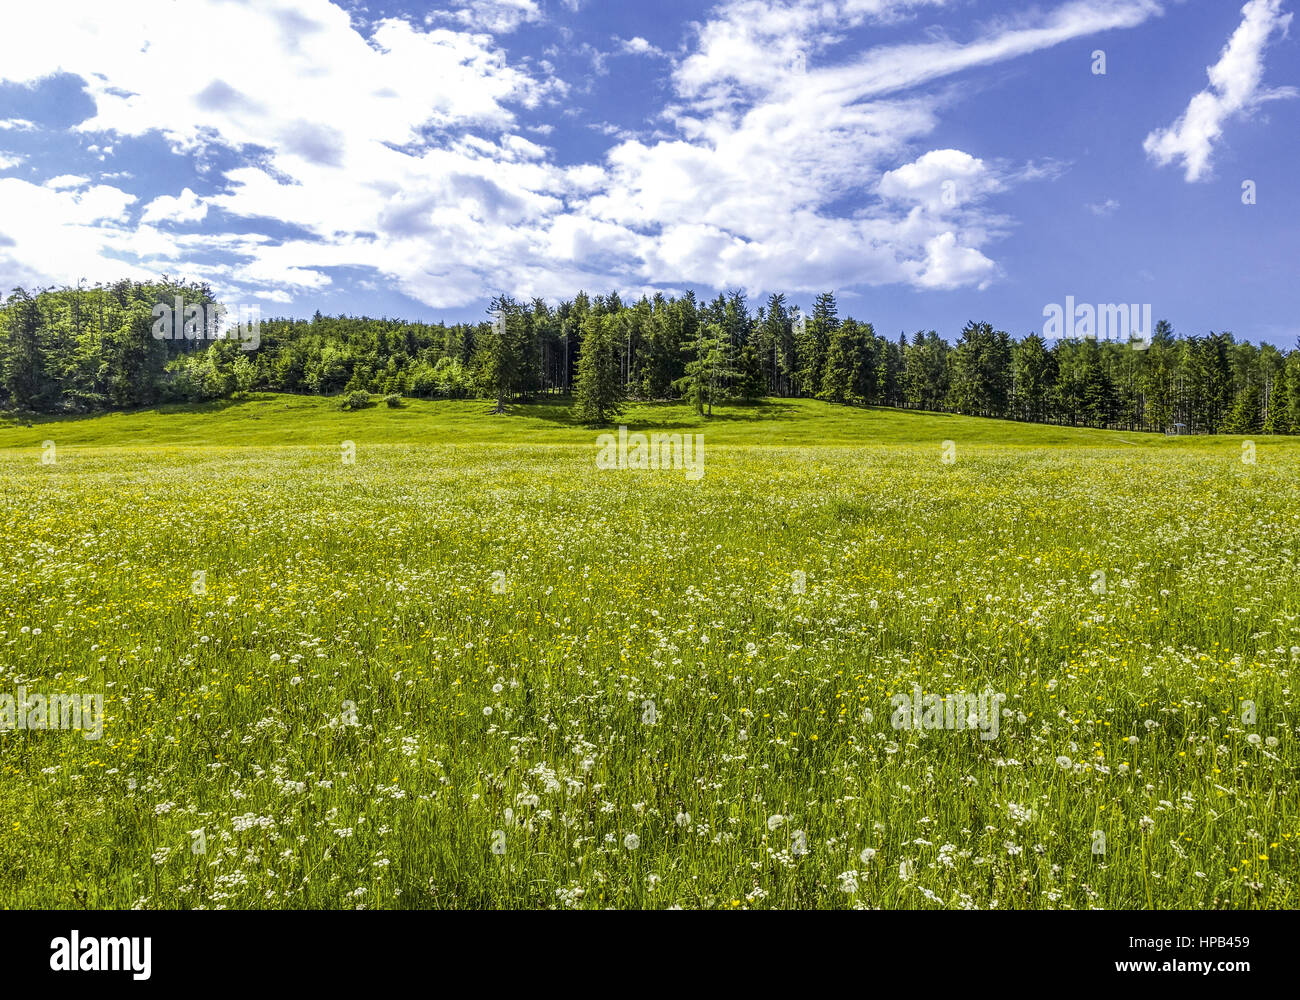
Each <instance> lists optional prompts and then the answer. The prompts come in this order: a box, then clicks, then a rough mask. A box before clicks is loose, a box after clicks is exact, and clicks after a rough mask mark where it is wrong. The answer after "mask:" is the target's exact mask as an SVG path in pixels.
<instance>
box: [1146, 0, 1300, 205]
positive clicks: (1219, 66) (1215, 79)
mask: <svg viewBox="0 0 1300 1000" xmlns="http://www.w3.org/2000/svg"><path fill="white" fill-rule="evenodd" d="M1241 14H1242V21H1241V24H1240V25H1239V26H1238V27H1237V30H1236V31H1234V32H1233V34H1232V37H1231V38H1230V39H1229V40H1228V44H1227V45H1226V46H1224V49H1223V52H1222V53H1221V54H1220V56H1219V61H1218V62H1217V63H1215V64H1214V65H1213V66H1211V67H1209V69H1208V70H1207V72H1208V73H1209V77H1210V85H1209V87H1207V88H1206V89H1205V90H1202V91H1201V92H1200V93H1199V94H1197V95H1196V96H1195V97H1193V98H1192V100H1191V102H1190V103H1189V104H1188V105H1187V110H1186V111H1184V112H1183V114H1182V115H1181V116H1180V117H1179V118H1178V120H1177V121H1175V122H1174V123H1173V125H1171V126H1169V127H1168V128H1163V129H1156V130H1155V131H1154V132H1152V133H1151V134H1150V135H1148V136H1147V138H1146V142H1145V143H1144V144H1143V148H1144V149H1145V150H1146V152H1147V155H1148V156H1149V157H1150V158H1151V159H1152V160H1154V161H1155V162H1156V163H1157V164H1159V165H1160V166H1166V165H1167V164H1170V163H1173V162H1175V161H1181V163H1182V165H1183V167H1184V170H1185V176H1186V179H1187V180H1188V182H1195V181H1199V180H1206V179H1208V178H1209V175H1210V169H1211V165H1212V164H1211V161H1212V157H1213V154H1214V145H1215V143H1216V142H1218V140H1219V139H1220V138H1221V137H1222V135H1223V128H1224V125H1225V124H1226V123H1227V122H1229V121H1231V120H1233V119H1235V118H1239V117H1242V116H1244V115H1248V114H1250V112H1252V111H1253V110H1255V109H1256V108H1257V107H1258V106H1259V105H1260V104H1261V103H1263V102H1264V101H1268V100H1273V99H1276V98H1282V97H1295V96H1296V93H1297V92H1296V90H1295V88H1293V87H1284V88H1277V89H1272V90H1270V89H1268V88H1266V87H1264V86H1263V79H1264V50H1265V49H1266V48H1267V47H1268V45H1269V43H1270V42H1271V41H1272V40H1273V38H1274V37H1275V36H1285V35H1286V32H1287V28H1288V27H1289V26H1290V24H1291V17H1292V15H1291V14H1287V13H1283V10H1282V0H1250V2H1249V3H1247V4H1246V6H1244V7H1243V8H1242V9H1241Z"/></svg>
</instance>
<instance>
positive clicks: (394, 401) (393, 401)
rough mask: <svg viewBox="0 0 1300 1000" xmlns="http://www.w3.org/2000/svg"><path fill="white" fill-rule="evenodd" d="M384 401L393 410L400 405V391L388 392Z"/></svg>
mask: <svg viewBox="0 0 1300 1000" xmlns="http://www.w3.org/2000/svg"><path fill="white" fill-rule="evenodd" d="M384 403H385V404H387V406H388V407H389V408H390V409H394V410H395V409H397V408H398V407H399V406H401V405H402V394H401V393H400V392H390V393H389V394H388V395H387V396H385V397H384Z"/></svg>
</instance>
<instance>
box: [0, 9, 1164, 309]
mask: <svg viewBox="0 0 1300 1000" xmlns="http://www.w3.org/2000/svg"><path fill="white" fill-rule="evenodd" d="M955 2H956V0H724V2H722V3H720V4H719V5H718V6H717V7H716V8H715V9H713V10H712V11H711V12H710V13H709V15H708V17H707V19H706V20H705V21H704V22H703V23H701V24H699V25H697V26H695V27H694V28H693V29H692V31H691V35H690V39H689V41H690V45H689V47H688V49H687V50H686V51H687V54H686V55H685V56H684V57H682V58H681V59H679V60H677V61H675V62H674V63H673V64H672V71H671V77H670V78H669V81H668V83H669V86H670V87H671V98H670V101H671V103H669V104H668V105H667V106H666V107H665V108H664V109H663V115H662V123H663V127H664V131H663V132H661V133H657V134H655V136H654V137H653V138H644V137H641V136H639V135H637V134H633V133H631V132H629V131H627V130H626V129H617V128H616V129H615V130H613V131H612V134H611V137H610V139H609V140H608V142H609V145H608V148H606V149H605V150H603V151H601V152H600V153H598V154H597V155H594V156H592V157H590V159H589V161H588V162H583V163H571V162H565V163H562V162H558V160H559V158H558V157H556V156H555V154H554V151H553V150H552V149H551V148H549V147H548V146H547V145H546V144H545V143H546V142H547V141H548V140H549V138H550V137H551V136H552V134H553V133H554V131H555V128H554V126H553V125H552V124H551V123H550V122H546V121H540V122H539V121H538V120H537V119H538V118H544V117H546V116H547V115H554V117H555V119H556V121H557V123H563V125H564V126H565V128H566V129H567V127H568V126H569V124H570V122H569V116H568V112H569V111H570V110H572V109H571V108H569V107H568V106H567V105H566V104H565V103H564V99H565V97H566V96H567V95H568V94H569V85H568V84H567V83H566V82H565V81H563V80H561V79H559V78H557V77H556V76H555V75H554V69H553V67H551V66H550V65H549V64H548V63H545V62H532V61H528V60H515V61H512V59H511V58H510V56H509V55H508V54H507V52H506V51H505V50H503V49H502V48H501V47H500V46H499V45H498V43H497V42H496V40H495V37H494V35H493V34H492V33H496V32H503V31H508V30H514V29H516V28H518V27H519V26H520V25H523V24H526V23H529V24H531V23H535V22H536V23H540V22H539V19H540V18H542V17H543V8H542V5H541V4H540V3H537V2H534V0H467V2H463V3H459V4H456V5H454V6H453V7H452V9H451V10H450V11H446V12H444V13H445V15H446V16H442V17H436V18H433V19H432V20H429V21H427V22H426V23H424V24H423V26H420V25H416V24H412V23H411V22H409V21H406V20H401V19H380V20H376V21H373V22H369V23H367V24H366V25H365V27H364V29H362V28H360V27H358V25H357V24H354V22H353V20H352V18H351V16H350V15H349V13H348V12H347V11H345V10H344V9H342V8H341V7H339V6H337V5H336V4H335V3H332V2H330V0H293V2H289V0H259V2H258V3H256V4H251V3H249V4H244V3H240V4H236V3H231V2H229V0H188V2H187V4H186V5H184V7H183V8H182V7H181V5H178V4H175V3H173V2H172V0H135V2H133V3H132V4H131V5H130V6H129V7H123V8H121V9H120V10H119V9H114V10H113V11H112V12H111V13H110V12H109V11H108V10H106V9H105V7H104V6H103V5H102V4H101V3H98V2H94V0H46V2H45V3H43V4H41V5H39V7H33V6H32V5H27V6H19V7H16V8H15V9H14V11H12V12H10V14H9V15H8V18H9V20H8V21H7V23H6V32H5V33H4V35H0V78H4V79H9V80H15V81H18V82H32V81H35V80H39V79H42V78H43V77H46V76H48V75H50V74H53V73H56V72H64V73H73V74H76V75H78V76H80V77H81V79H82V80H83V81H84V85H85V88H86V91H87V93H88V94H89V95H90V97H91V99H92V100H93V101H94V106H95V111H94V113H93V114H92V115H91V117H90V118H88V119H87V120H86V121H84V122H81V123H80V124H79V125H77V126H75V127H74V130H73V131H74V132H79V133H82V134H83V135H85V136H86V138H87V139H88V140H93V141H94V142H95V143H96V144H97V147H98V148H100V150H101V152H102V154H103V155H104V156H106V157H110V156H117V155H121V153H120V151H121V150H122V149H123V147H124V146H126V145H128V144H129V143H131V142H133V141H136V140H141V139H145V138H146V137H153V136H156V135H161V136H162V137H163V138H164V139H165V140H166V142H168V143H169V144H170V146H171V149H172V150H173V152H174V153H176V154H180V155H187V156H194V157H196V158H197V160H198V161H199V162H200V163H201V164H205V165H206V166H205V169H206V170H207V171H208V172H207V173H206V174H204V175H202V177H201V178H200V179H202V180H204V181H205V182H206V183H207V186H204V185H201V184H200V183H199V181H198V180H195V181H194V182H193V187H186V188H184V189H183V190H181V192H180V193H179V194H176V193H174V189H173V191H172V192H151V194H150V196H149V197H148V198H147V202H146V203H144V204H141V199H138V198H136V197H135V196H134V195H132V194H130V193H128V192H126V191H124V190H122V189H120V188H118V187H113V186H111V185H109V184H107V183H105V182H106V179H107V178H108V177H110V176H113V175H110V174H105V175H101V176H100V177H99V180H98V182H95V181H93V180H92V179H90V178H84V177H79V178H77V179H76V180H77V183H76V184H75V185H74V184H72V183H71V181H69V182H68V183H67V184H66V185H64V184H60V185H58V186H57V189H56V188H55V187H50V186H48V182H47V185H45V186H39V185H33V184H29V183H27V182H25V181H20V180H17V179H14V178H7V179H4V178H0V219H3V220H4V223H5V233H6V236H7V238H9V239H11V240H12V241H13V244H14V245H13V246H5V247H0V281H8V282H11V283H12V282H14V281H19V280H23V281H26V282H31V281H33V280H38V281H41V282H46V281H50V280H57V281H68V282H72V281H75V280H76V279H78V278H80V277H82V276H87V277H91V278H101V277H107V278H112V277H118V276H122V275H123V274H128V275H136V274H144V273H157V272H159V271H164V270H165V271H169V272H170V273H173V274H176V273H184V274H187V275H190V276H195V277H200V278H203V279H205V280H208V281H210V282H211V283H212V284H213V286H214V288H215V289H217V290H218V291H219V292H220V293H222V294H227V293H229V294H232V295H238V296H243V295H248V296H260V297H264V298H270V299H271V300H273V301H284V299H285V297H286V296H290V295H297V294H311V293H318V292H320V291H322V290H325V289H328V288H329V287H330V284H331V282H332V281H333V280H334V275H335V274H336V273H337V271H338V270H339V269H351V270H360V271H361V272H362V273H364V274H367V275H368V276H369V277H370V278H373V279H374V280H376V281H383V282H385V283H387V284H389V285H391V286H393V287H395V288H396V289H398V290H399V291H401V292H403V293H404V294H406V295H409V296H411V297H412V298H414V299H416V300H419V301H422V302H425V303H428V304H430V305H433V306H448V307H450V306H459V305H466V304H469V303H472V302H474V301H476V300H481V299H483V298H485V297H486V296H488V295H490V294H492V293H495V292H497V291H500V290H502V289H508V290H511V291H514V292H516V293H518V294H521V295H527V296H531V295H540V296H545V297H550V298H554V297H558V296H561V295H568V294H571V293H572V292H573V290H574V289H575V288H578V287H587V288H610V287H617V288H618V289H619V290H620V291H624V292H630V293H634V294H635V293H639V292H641V291H646V290H653V289H654V288H655V287H663V286H672V287H686V286H689V285H704V286H708V287H743V288H746V289H750V290H760V289H770V288H785V289H789V290H791V291H796V292H797V291H808V290H813V289H817V288H825V287H828V286H829V287H838V288H850V287H854V286H861V285H869V284H885V283H903V284H909V285H912V286H914V287H918V288H927V289H929V288H952V287H960V286H975V287H980V286H983V285H985V284H987V283H988V282H990V281H992V280H994V279H995V278H996V277H997V275H998V267H997V264H996V262H995V261H994V260H993V259H992V257H991V256H990V253H991V251H990V249H989V248H990V246H991V245H992V244H993V242H994V241H996V240H997V239H998V238H1000V237H1001V236H1002V235H1003V234H1004V232H1005V230H1006V229H1007V220H1005V219H1003V218H1002V217H1001V216H999V215H998V214H997V213H996V212H994V211H992V210H991V209H990V208H989V207H988V200H989V199H990V198H992V197H994V196H995V195H997V194H998V193H1000V192H1002V191H1005V190H1007V189H1009V188H1010V187H1011V186H1013V185H1015V184H1018V183H1021V182H1023V181H1024V180H1027V179H1032V178H1033V177H1035V176H1042V175H1045V174H1050V169H1048V168H1038V167H1035V166H1033V165H1029V166H1027V167H1022V168H1019V169H1013V168H1011V167H1008V166H1007V165H1006V164H1003V163H1001V162H997V161H994V160H992V159H985V158H980V157H977V156H975V155H973V154H971V153H968V152H965V151H963V150H958V149H933V148H930V147H931V146H932V145H933V143H932V142H930V141H929V136H930V135H931V133H933V131H934V130H935V128H936V126H937V124H938V121H939V115H940V113H941V112H942V110H943V109H944V107H945V106H946V104H947V102H949V101H950V100H951V99H952V96H951V94H950V93H945V92H943V91H942V90H939V91H938V92H935V88H932V87H929V86H926V85H929V84H932V83H934V82H935V81H940V80H942V79H943V78H945V77H948V76H950V75H952V74H955V73H958V72H961V71H963V70H967V69H970V68H972V67H977V66H984V65H991V64H994V63H997V62H999V61H1002V60H1006V59H1012V58H1015V57H1017V56H1019V55H1022V54H1026V53H1029V52H1033V51H1038V50H1040V49H1043V48H1047V47H1050V46H1054V45H1059V44H1062V43H1065V42H1068V41H1070V40H1072V39H1076V38H1079V37H1082V36H1085V35H1088V34H1091V33H1093V32H1097V31H1103V30H1107V29H1110V28H1118V27H1131V26H1134V25H1136V24H1139V23H1141V22H1142V21H1143V20H1144V19H1145V18H1147V17H1149V16H1151V15H1152V13H1154V12H1156V11H1157V10H1158V5H1157V4H1156V3H1155V2H1154V0H1092V2H1089V3H1083V2H1067V3H1065V4H1063V5H1062V6H1059V7H1056V8H1055V9H1053V10H1049V11H1046V12H1043V11H1041V10H1038V9H1037V8H1034V9H1031V10H1030V11H1029V12H1028V13H1027V14H1025V15H1024V16H1022V17H1019V18H1015V19H1012V20H1007V21H1000V22H998V23H997V24H995V25H993V26H991V27H989V28H988V29H987V30H986V31H984V32H983V33H982V34H980V35H979V36H978V37H975V38H974V39H972V40H969V41H965V42H960V41H953V40H950V39H939V40H936V39H934V38H933V37H932V36H921V37H924V38H927V39H928V40H925V41H922V42H914V43H911V44H888V45H881V46H878V47H876V48H873V49H869V50H868V51H866V52H865V53H863V54H861V55H859V56H856V57H853V58H850V59H847V60H845V59H843V58H841V59H839V60H838V61H836V60H833V59H831V58H830V57H829V56H828V55H827V53H829V52H830V51H831V50H832V49H833V47H834V46H835V45H836V43H837V41H838V40H840V39H841V38H842V37H843V33H844V32H846V31H848V30H850V29H851V28H853V27H855V26H859V25H862V24H867V23H897V22H899V21H906V20H907V19H909V18H912V17H915V16H917V15H919V14H921V13H924V12H927V11H929V12H933V11H936V10H939V9H941V8H944V7H945V6H947V5H948V4H949V3H955ZM573 6H576V5H573ZM552 9H554V7H553V6H552ZM51 20H54V21H56V22H57V23H58V24H59V25H60V31H59V32H58V33H57V34H56V35H51V33H49V32H48V31H47V30H45V29H44V27H43V26H44V25H45V24H47V23H49V22H50V21H51ZM194 23H201V24H204V25H205V38H204V48H205V51H210V52H214V53H220V58H219V59H213V60H211V61H206V62H199V63H196V62H195V60H194V58H193V55H192V52H191V51H190V49H189V48H187V47H186V46H184V45H175V44H169V40H171V39H174V38H180V37H184V36H185V34H186V32H187V30H188V29H189V27H190V26H191V25H192V24H194ZM142 39H144V40H145V42H144V43H142V42H141V40H142ZM643 42H644V45H642V43H643ZM653 48H654V46H651V45H650V43H649V42H646V41H645V40H644V39H639V38H633V39H631V40H629V41H627V42H625V43H623V51H638V52H642V53H643V54H653V53H652V52H651V49H653ZM774 54H775V56H776V58H777V62H776V66H777V69H778V71H776V72H774V71H773V65H774V64H773V59H774ZM799 54H802V55H803V57H804V58H803V59H802V61H800V60H798V59H796V58H795V57H796V56H797V55H799ZM787 57H788V58H789V60H790V62H789V68H788V69H782V68H781V67H784V66H786V65H787V64H786V63H785V62H783V61H782V60H785V59H786V58H787ZM582 124H590V122H583V123H582ZM526 136H531V138H528V137H526ZM927 149H929V151H928V152H921V151H923V150H927ZM115 150H116V151H117V152H114V151H115ZM217 164H220V166H219V167H218V166H217ZM109 166H110V167H111V164H109ZM117 177H118V178H119V181H117V183H121V182H122V181H127V180H130V179H131V178H130V177H129V175H127V174H125V173H120V172H119V173H118V174H117ZM949 181H951V182H953V185H954V187H955V193H956V198H955V203H954V204H950V203H949V202H950V201H952V200H954V199H950V198H948V196H947V194H946V192H947V190H948V187H947V186H946V184H945V182H949ZM199 191H201V192H202V194H201V195H200V194H199V193H196V192H199ZM846 204H848V205H856V206H857V208H856V209H855V210H851V211H846V210H845V208H844V206H845V205H846ZM229 219H238V220H242V224H241V225H239V226H232V227H229V228H231V229H233V230H237V231H231V232H224V231H222V226H223V224H224V221H225V220H229ZM267 220H270V221H271V222H273V223H274V225H273V226H262V225H260V223H262V222H264V221H267ZM198 224H202V227H203V231H201V232H196V231H189V230H192V229H194V228H195V227H196V226H197V225H198ZM259 229H264V230H268V232H259V231H257V230H259ZM269 232H274V233H275V234H276V235H275V236H272V235H269ZM32 275H37V276H38V278H37V279H33V278H32V277H31V276H32Z"/></svg>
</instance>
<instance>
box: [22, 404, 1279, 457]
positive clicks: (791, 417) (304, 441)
mask: <svg viewBox="0 0 1300 1000" xmlns="http://www.w3.org/2000/svg"><path fill="white" fill-rule="evenodd" d="M491 410H492V406H491V404H490V403H486V402H483V401H481V400H463V401H452V400H441V401H435V402H425V401H421V400H407V401H406V403H405V405H404V406H403V407H402V408H400V409H389V408H387V407H385V406H382V405H380V406H376V407H372V408H370V409H367V410H361V411H358V412H345V411H341V410H339V409H338V408H337V405H336V402H335V401H334V400H331V399H324V398H321V397H318V396H283V395H271V394H264V395H255V396H253V397H251V398H249V399H246V400H241V401H237V402H233V403H211V404H204V405H174V406H163V407H158V408H156V409H150V410H140V411H134V412H130V413H112V414H106V415H98V416H92V417H61V418H42V419H40V420H37V421H35V422H34V423H33V425H32V426H31V427H28V426H26V424H25V423H15V422H13V421H8V422H0V448H39V447H40V445H41V443H42V442H43V441H46V440H53V441H55V442H56V444H58V445H60V446H69V447H124V446H125V447H134V446H139V447H154V446H167V445H202V446H207V447H212V446H215V447H275V446H303V445H314V444H319V445H321V446H323V447H324V446H328V447H335V446H336V445H337V443H338V442H339V441H342V440H345V439H347V440H353V441H356V442H357V443H358V444H361V443H362V442H364V443H366V444H469V443H475V444H510V445H515V444H521V443H535V444H590V443H592V442H593V440H594V436H595V434H596V433H598V432H597V431H595V430H593V429H591V428H588V427H584V426H582V425H580V424H578V423H577V422H576V421H575V420H574V419H573V416H572V414H571V412H570V407H569V406H568V405H567V403H565V402H545V401H543V402H538V403H531V404H519V405H516V406H513V407H511V408H510V411H509V413H507V414H504V415H495V414H493V413H492V412H491ZM616 422H617V423H620V424H626V425H627V426H628V427H630V428H633V429H662V430H677V431H686V430H690V431H691V432H692V433H704V434H706V435H707V437H706V442H707V443H708V444H718V445H723V444H727V445H731V444H737V445H741V444H743V445H859V444H861V445H869V444H918V445H919V444H924V443H929V442H933V443H935V445H936V446H937V444H938V443H939V442H942V441H944V440H953V441H958V442H961V443H968V444H972V445H993V446H1005V447H1041V446H1046V445H1058V444H1070V445H1079V446H1085V447H1109V446H1114V447H1123V448H1129V447H1141V448H1170V447H1172V448H1181V449H1186V448H1193V449H1199V448H1213V447H1215V446H1216V445H1222V444H1224V443H1232V442H1234V441H1239V440H1240V439H1233V438H1213V437H1210V438H1204V437H1198V438H1190V437H1182V438H1167V437H1165V436H1164V435H1162V434H1141V433H1120V432H1115V431H1097V430H1091V429H1086V428H1066V427H1053V426H1048V425H1042V424H1022V423H1014V422H1011V421H1005V420H982V419H978V418H974V417H961V416H954V415H950V414H938V413H917V412H909V411H902V410H891V409H855V408H851V407H843V406H830V405H827V404H825V403H820V402H816V401H814V400H807V399H781V400H768V401H764V402H761V403H754V404H751V405H740V404H735V405H728V406H719V407H715V409H714V414H713V416H712V418H705V417H700V416H697V415H696V414H695V412H694V411H693V410H692V409H691V408H690V407H689V406H687V405H685V404H682V403H651V404H639V405H634V406H631V407H629V409H628V410H627V412H626V413H625V414H624V415H623V416H622V417H620V418H619V419H618V420H617V421H616ZM1293 441H1294V439H1291V438H1271V439H1270V438H1262V437H1261V438H1259V444H1260V446H1261V447H1276V448H1282V449H1288V448H1291V447H1294V446H1295V445H1294V443H1293Z"/></svg>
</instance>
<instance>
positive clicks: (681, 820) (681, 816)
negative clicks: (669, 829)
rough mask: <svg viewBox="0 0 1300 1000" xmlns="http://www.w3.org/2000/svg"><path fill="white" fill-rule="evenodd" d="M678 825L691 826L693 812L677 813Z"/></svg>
mask: <svg viewBox="0 0 1300 1000" xmlns="http://www.w3.org/2000/svg"><path fill="white" fill-rule="evenodd" d="M677 825H678V826H681V827H687V826H690V825H691V814H690V813H687V812H679V813H678V814H677Z"/></svg>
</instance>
